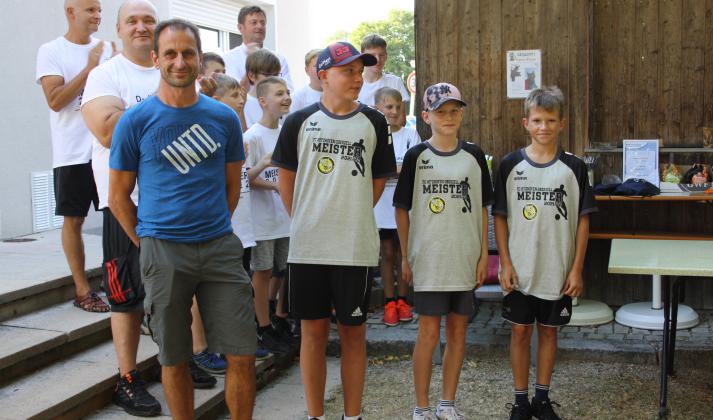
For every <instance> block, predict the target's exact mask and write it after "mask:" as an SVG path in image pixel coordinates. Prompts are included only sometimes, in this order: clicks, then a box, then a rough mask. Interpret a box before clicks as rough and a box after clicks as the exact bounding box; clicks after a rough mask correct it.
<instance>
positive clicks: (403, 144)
mask: <svg viewBox="0 0 713 420" xmlns="http://www.w3.org/2000/svg"><path fill="white" fill-rule="evenodd" d="M391 139H392V141H393V143H394V156H396V165H398V166H400V165H401V164H402V163H403V161H404V155H405V154H406V151H407V150H408V149H410V148H411V147H412V146H414V145H416V144H418V143H421V137H420V136H419V135H418V133H417V132H416V130H414V129H413V128H406V127H402V128H401V129H400V130H399V131H397V132H395V133H391ZM397 180H398V178H389V179H388V180H387V181H386V186H385V187H384V192H383V194H381V198H379V201H377V203H376V205H375V206H374V216H375V217H376V227H377V228H379V229H396V216H395V215H394V191H395V190H396V182H397Z"/></svg>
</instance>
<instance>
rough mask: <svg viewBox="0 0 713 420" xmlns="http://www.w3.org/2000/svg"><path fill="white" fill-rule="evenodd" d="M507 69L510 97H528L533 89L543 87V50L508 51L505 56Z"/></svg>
mask: <svg viewBox="0 0 713 420" xmlns="http://www.w3.org/2000/svg"><path fill="white" fill-rule="evenodd" d="M505 71H506V72H507V74H506V75H505V77H506V79H507V81H508V99H516V98H527V95H529V94H530V92H531V91H532V90H533V89H537V88H539V87H542V53H541V51H540V50H515V51H508V52H507V54H506V56H505Z"/></svg>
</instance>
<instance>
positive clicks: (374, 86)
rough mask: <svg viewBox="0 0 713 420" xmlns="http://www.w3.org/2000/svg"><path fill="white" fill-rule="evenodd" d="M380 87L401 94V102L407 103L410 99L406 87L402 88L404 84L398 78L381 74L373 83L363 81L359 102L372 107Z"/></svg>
mask: <svg viewBox="0 0 713 420" xmlns="http://www.w3.org/2000/svg"><path fill="white" fill-rule="evenodd" d="M382 87H390V88H393V89H396V90H398V91H399V92H401V97H402V99H401V100H402V101H408V100H410V99H411V96H410V95H409V93H408V90H406V86H404V82H403V80H401V78H400V77H398V76H394V75H393V74H391V73H383V74H382V75H381V78H379V80H377V81H375V82H367V81H366V79H364V84H363V85H362V87H361V92H359V102H361V103H363V104H366V105H369V106H374V103H375V101H374V94H375V93H376V91H377V90H379V89H381V88H382Z"/></svg>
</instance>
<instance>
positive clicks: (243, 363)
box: [225, 354, 255, 420]
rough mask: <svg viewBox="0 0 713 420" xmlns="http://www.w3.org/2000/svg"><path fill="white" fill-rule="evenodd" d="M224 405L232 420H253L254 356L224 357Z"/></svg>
mask: <svg viewBox="0 0 713 420" xmlns="http://www.w3.org/2000/svg"><path fill="white" fill-rule="evenodd" d="M226 357H227V359H228V371H227V373H226V375H225V403H226V405H227V406H228V410H229V411H230V418H231V419H233V420H250V419H252V418H253V407H254V405H255V355H249V356H234V355H230V354H228V355H226Z"/></svg>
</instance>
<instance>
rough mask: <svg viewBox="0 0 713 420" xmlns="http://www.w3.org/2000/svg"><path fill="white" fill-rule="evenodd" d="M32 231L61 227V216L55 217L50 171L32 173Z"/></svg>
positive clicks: (52, 182)
mask: <svg viewBox="0 0 713 420" xmlns="http://www.w3.org/2000/svg"><path fill="white" fill-rule="evenodd" d="M30 176H31V184H32V185H31V187H32V231H33V232H42V231H44V230H50V229H56V228H60V227H62V221H63V218H62V216H55V214H54V208H55V200H54V178H53V176H52V171H41V172H32V174H31V175H30Z"/></svg>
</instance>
